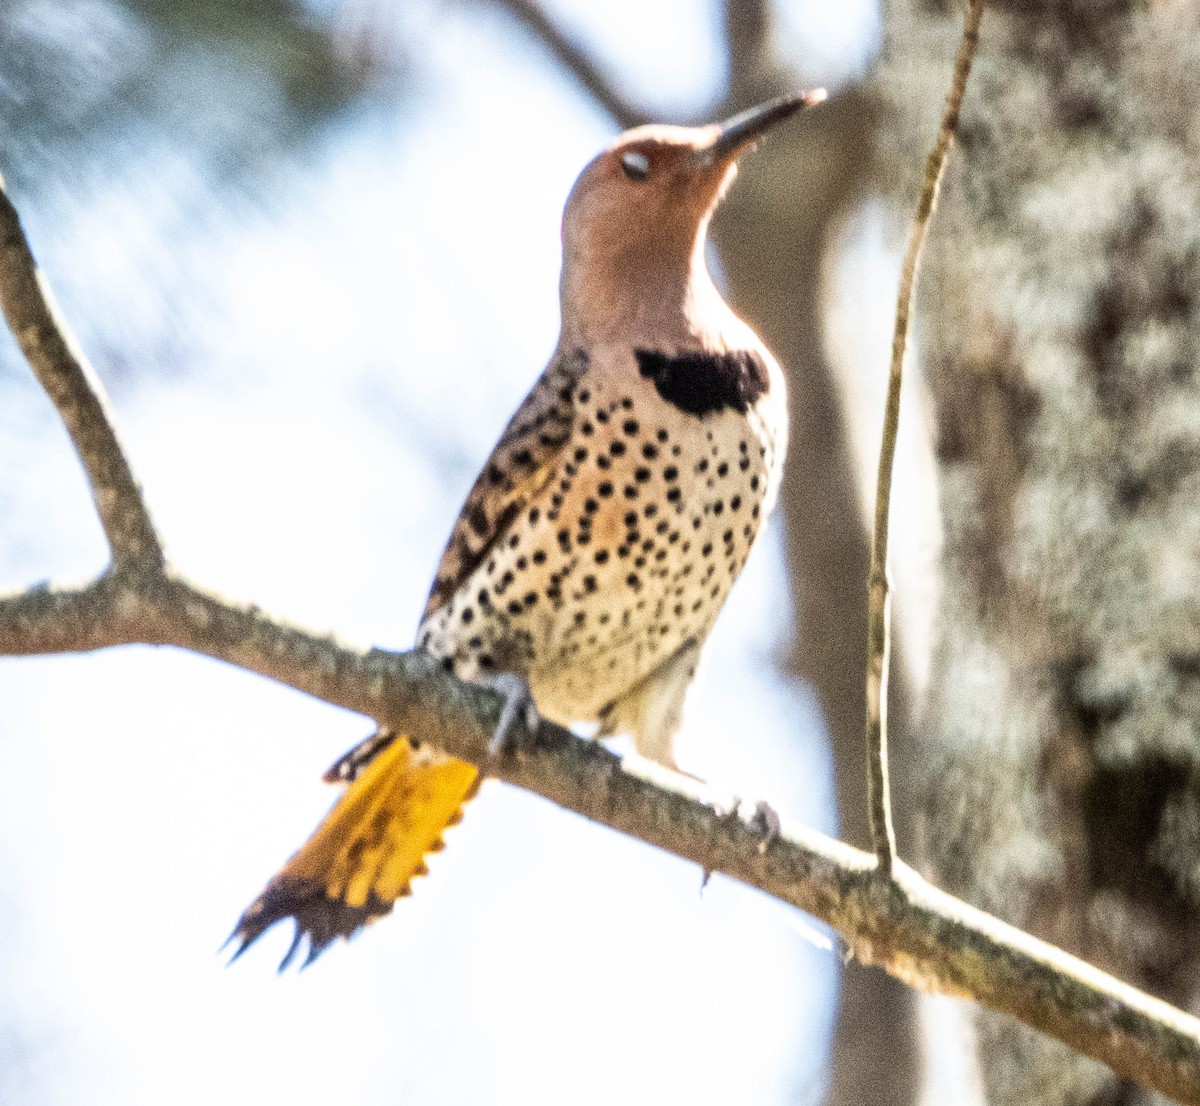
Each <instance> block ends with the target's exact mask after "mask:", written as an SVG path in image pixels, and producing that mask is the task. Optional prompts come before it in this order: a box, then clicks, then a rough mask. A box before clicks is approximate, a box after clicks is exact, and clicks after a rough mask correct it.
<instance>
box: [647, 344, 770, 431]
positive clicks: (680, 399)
mask: <svg viewBox="0 0 1200 1106" xmlns="http://www.w3.org/2000/svg"><path fill="white" fill-rule="evenodd" d="M634 353H635V355H636V357H637V362H638V369H639V370H640V372H641V374H642V376H644V377H646V378H647V379H648V380H651V381H653V382H654V387H655V388H656V389H657V390H658V394H659V395H660V396H662V398H663V399H665V400H666V401H667V402H668V403H670V404H671V405H673V406H675V407H678V408H679V410H681V411H683V412H684V413H685V414H688V415H695V416H696V417H697V418H702V417H703V416H705V415H711V414H714V413H716V412H718V411H724V410H726V409H731V410H734V411H737V412H738V413H739V414H745V412H746V411H747V410H749V408H750V406H751V405H752V404H754V403H755V402H757V401H758V400H759V399H760V398H761V397H762V396H764V395H766V393H767V389H768V388H769V386H770V384H769V378H768V376H767V367H766V365H764V364H763V361H762V358H761V357H759V355H758V354H757V353H753V352H751V351H750V350H732V351H730V352H729V353H703V352H697V351H692V350H685V351H683V352H681V353H674V354H670V353H663V352H661V351H659V350H647V349H639V350H635V351H634Z"/></svg>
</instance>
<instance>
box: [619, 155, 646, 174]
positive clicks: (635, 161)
mask: <svg viewBox="0 0 1200 1106" xmlns="http://www.w3.org/2000/svg"><path fill="white" fill-rule="evenodd" d="M621 168H622V169H623V170H624V171H625V175H626V176H627V177H628V178H629V179H630V180H645V179H646V178H647V177H648V176H649V175H650V159H649V158H648V157H647V156H646V155H645V154H643V153H642V152H641V151H640V150H626V151H625V153H623V154H622V155H621Z"/></svg>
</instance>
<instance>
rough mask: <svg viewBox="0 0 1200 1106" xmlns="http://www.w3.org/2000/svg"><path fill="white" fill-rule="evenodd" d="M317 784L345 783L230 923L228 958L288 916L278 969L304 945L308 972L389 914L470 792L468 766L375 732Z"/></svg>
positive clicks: (473, 779) (475, 782)
mask: <svg viewBox="0 0 1200 1106" xmlns="http://www.w3.org/2000/svg"><path fill="white" fill-rule="evenodd" d="M326 779H329V780H342V781H346V782H347V787H346V790H345V792H344V793H343V794H342V796H341V798H339V799H338V801H337V802H336V803H335V804H334V805H333V809H332V810H330V812H329V813H328V814H327V815H326V816H325V820H324V821H323V822H322V823H321V824H320V825H319V826H318V827H317V829H316V832H315V833H314V834H313V835H312V836H311V837H310V838H309V839H308V840H307V841H306V842H305V843H304V844H303V845H302V846H301V847H300V850H299V851H298V852H297V853H296V854H295V855H294V856H293V857H292V858H291V860H289V861H288V862H287V864H285V865H284V867H283V870H282V871H280V872H279V874H278V875H276V876H275V878H274V879H272V880H271V882H270V883H268V884H267V886H266V888H265V889H264V890H263V893H262V894H261V895H259V896H258V898H257V899H255V900H254V902H253V903H251V904H250V907H249V908H248V909H247V910H246V912H245V913H244V914H243V915H242V916H241V918H240V919H239V920H238V924H237V927H236V928H235V929H234V931H233V934H232V936H231V937H230V940H231V941H234V940H238V941H240V942H241V944H240V945H239V947H238V949H237V952H236V953H235V954H234V959H235V960H236V959H237V957H239V956H240V955H241V954H242V953H243V952H245V951H246V949H247V948H248V947H249V946H250V945H251V944H253V942H254V941H256V940H257V939H258V938H259V937H260V936H262V934H263V933H265V932H266V931H267V930H268V929H270V928H271V926H273V925H274V924H275V923H276V922H279V921H282V920H283V919H284V918H293V919H295V923H296V936H295V939H294V940H293V941H292V945H291V948H290V949H288V952H287V955H286V956H285V957H284V959H283V963H281V964H280V965H279V968H280V970H281V971H282V970H283V969H284V968H286V967H287V966H288V965H289V964H290V963H291V962H292V960H293V958H294V957H295V955H296V953H297V952H298V951H299V949H300V945H301V943H302V938H304V937H305V936H307V937H308V956H307V958H306V959H305V961H304V965H303V966H307V965H308V964H311V963H312V962H313V960H315V959H316V958H317V957H318V956H319V955H320V954H321V953H322V952H323V951H324V950H325V949H326V948H327V947H328V945H329V944H330V943H331V942H332V941H333V940H334V938H336V937H349V936H351V934H353V933H355V932H356V931H357V930H358V929H360V928H361V927H362V926H364V925H366V924H367V923H368V922H371V921H374V920H375V919H376V918H379V917H382V916H383V915H384V914H387V913H388V912H389V911H390V910H391V909H392V904H393V903H395V901H396V900H397V899H398V898H401V897H402V896H404V895H407V894H409V893H410V890H411V883H412V879H413V877H414V876H420V875H424V874H425V872H426V868H425V856H426V854H427V853H431V852H437V851H438V850H439V849H440V848H442V832H443V831H444V830H445V829H446V827H447V826H451V825H454V824H455V823H456V822H458V821H459V820H460V819H461V818H462V806H463V804H464V803H465V802H466V801H467V800H468V799H469V798H470V797H471V796H472V795H473V794H474V793H475V791H476V789H477V788H478V786H479V773H478V772H477V771H476V769H475V768H474V766H473V765H470V764H467V763H466V762H465V761H461V760H455V759H454V758H453V757H448V756H446V755H445V754H444V753H439V752H438V751H437V750H435V749H433V748H432V747H431V746H429V745H424V744H421V743H419V742H417V741H413V740H412V739H410V738H407V737H403V736H396V735H394V734H391V733H389V732H388V731H385V730H381V731H380V732H379V733H377V734H375V735H374V736H373V737H370V738H368V739H367V740H366V741H364V742H363V743H362V744H361V745H359V746H357V747H356V748H354V749H352V750H351V751H350V752H349V753H347V754H346V756H344V757H342V759H341V760H339V761H338V762H337V764H335V765H334V766H333V767H332V768H331V769H330V770H329V772H328V773H326Z"/></svg>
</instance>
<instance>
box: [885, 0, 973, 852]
mask: <svg viewBox="0 0 1200 1106" xmlns="http://www.w3.org/2000/svg"><path fill="white" fill-rule="evenodd" d="M982 19H983V0H968V3H967V13H966V16H965V17H964V19H963V32H962V39H961V40H960V42H959V45H958V56H957V57H956V58H955V59H954V76H953V78H952V79H951V83H950V93H949V95H948V96H947V97H946V109H945V111H944V113H943V115H942V125H941V127H940V128H939V130H938V136H937V139H936V141H935V142H934V144H933V149H932V150H931V151H930V152H929V159H928V161H927V162H926V163H925V176H924V178H923V180H922V182H921V198H920V200H919V201H918V203H917V213H916V215H915V216H914V218H913V223H912V229H911V230H910V231H909V236H908V248H907V249H906V250H905V253H904V266H903V269H902V270H901V273H900V291H899V294H898V296H897V302H896V328H895V331H894V333H893V336H892V364H891V371H890V372H889V374H888V389H887V400H886V406H885V409H884V416H883V435H882V442H881V443H880V447H879V477H878V480H877V482H876V485H875V532H874V537H873V539H872V542H871V572H870V576H869V577H868V579H867V595H868V613H867V803H868V806H869V808H870V814H871V837H872V841H873V844H874V847H875V856H876V858H877V859H878V861H879V867H880V869H881V871H883V872H884V873H887V872H889V871H891V868H892V865H893V863H894V862H895V859H896V832H895V830H894V829H893V828H892V799H891V789H890V787H889V784H888V756H887V706H888V666H889V660H890V658H889V655H888V654H889V651H890V646H891V594H890V590H891V589H890V587H889V585H888V569H887V562H888V520H889V516H890V513H891V502H892V466H893V464H894V462H895V459H896V436H897V434H898V432H899V429H900V386H901V383H902V382H903V374H904V353H905V350H906V348H907V346H908V330H909V322H910V320H911V317H912V302H913V295H914V293H915V292H916V285H917V270H918V267H919V265H920V263H921V250H922V248H923V247H924V245H925V236H926V234H927V233H928V232H929V224H930V221H931V220H932V218H933V212H934V208H935V207H936V206H937V196H938V188H939V186H940V184H941V181H942V175H943V174H944V173H945V171H946V161H947V159H948V158H949V156H950V147H951V145H952V144H953V142H954V135H955V132H956V131H957V130H958V115H959V109H960V108H961V107H962V99H963V94H964V93H965V92H966V90H967V78H968V77H969V76H970V75H971V62H972V61H974V59H975V50H976V48H977V47H978V45H979V24H980V21H981V20H982Z"/></svg>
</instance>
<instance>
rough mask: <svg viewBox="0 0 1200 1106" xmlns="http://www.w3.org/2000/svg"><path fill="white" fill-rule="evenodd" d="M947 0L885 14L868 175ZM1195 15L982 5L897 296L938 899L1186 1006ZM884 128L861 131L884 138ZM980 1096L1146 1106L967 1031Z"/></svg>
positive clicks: (1197, 823) (945, 37) (913, 96)
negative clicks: (907, 293)
mask: <svg viewBox="0 0 1200 1106" xmlns="http://www.w3.org/2000/svg"><path fill="white" fill-rule="evenodd" d="M959 22H960V21H959V13H958V11H957V10H956V6H955V5H948V4H945V3H936V4H934V3H916V4H908V3H903V4H902V3H893V4H891V5H890V7H889V11H888V29H887V35H888V46H887V48H886V50H885V57H886V58H887V66H886V70H885V72H884V74H883V77H882V82H881V85H882V87H883V89H884V90H885V93H886V96H887V100H888V104H889V108H890V110H891V112H892V115H893V117H894V125H893V126H888V125H886V124H885V125H884V126H883V127H882V128H881V131H882V133H883V134H884V135H885V136H890V142H891V143H892V144H893V149H892V150H891V151H890V154H889V160H891V161H892V162H893V163H894V164H896V165H900V164H904V163H905V161H907V163H908V164H909V165H911V166H912V168H911V172H910V174H909V176H908V178H907V179H905V180H902V181H901V182H900V188H899V189H898V190H897V192H896V193H895V196H894V198H895V200H896V201H897V204H898V207H897V210H898V211H899V212H904V211H907V210H909V209H910V208H911V199H912V196H913V195H914V194H915V188H916V180H917V173H918V172H919V169H920V166H919V164H918V161H917V159H915V158H912V157H911V156H910V157H908V158H907V159H905V158H903V157H902V155H903V153H904V152H905V151H911V150H912V149H919V148H920V147H921V143H922V142H923V141H924V140H925V137H926V136H927V135H928V134H930V133H932V131H933V129H934V127H935V126H936V122H935V116H936V112H937V110H938V108H939V107H940V102H941V95H942V93H941V89H942V88H944V86H945V79H946V74H947V73H948V71H949V65H950V58H951V57H952V56H953V50H954V42H955V38H956V36H957V33H958V28H959ZM1198 62H1200V15H1198V14H1197V11H1196V7H1195V5H1193V4H1186V3H1181V4H1175V5H1155V6H1150V5H1141V4H1131V3H1119V2H1115V0H1113V2H1107V3H1096V2H1094V0H1092V2H1086V0H1073V2H1067V0H1060V2H1057V3H1048V4H1038V5H1033V4H1028V3H1019V2H1015V0H1014V2H1010V3H991V4H989V8H988V17H987V20H986V22H985V31H984V36H983V42H982V47H981V53H980V57H979V60H978V63H977V69H976V74H975V76H974V78H973V81H974V87H973V89H972V90H971V92H970V93H969V94H968V97H967V102H966V105H965V108H964V114H963V122H962V131H961V138H960V151H959V154H958V156H957V158H956V160H955V162H954V163H953V165H952V167H951V170H950V173H949V176H948V178H947V181H946V188H945V191H944V195H943V202H942V205H941V208H940V210H939V213H938V216H937V220H938V222H937V225H936V227H935V233H934V235H933V237H932V239H931V242H930V247H929V252H928V255H927V260H926V269H925V273H924V277H923V279H924V281H925V283H924V287H923V290H922V293H921V297H920V305H919V316H918V319H919V334H920V341H921V350H922V365H921V371H922V372H923V374H924V379H925V384H926V387H927V388H928V390H929V392H930V395H931V397H932V401H933V405H934V408H935V411H936V423H937V441H936V450H937V456H938V463H939V484H940V486H939V494H940V497H941V506H942V513H943V516H944V520H945V535H944V537H945V545H944V550H943V554H942V563H941V578H942V579H941V599H940V609H939V611H938V617H937V642H936V646H935V656H934V659H933V667H932V672H931V683H930V700H929V703H928V705H927V711H926V718H925V721H926V723H927V724H928V731H929V733H930V740H929V742H928V743H927V744H926V745H925V747H924V750H923V754H922V765H921V768H922V772H923V776H924V784H923V790H924V794H925V818H926V831H925V835H924V836H925V839H926V842H927V845H928V849H929V859H930V863H931V865H932V869H933V875H934V877H935V879H936V880H937V882H939V883H940V884H941V885H942V886H943V887H945V889H946V890H948V891H950V892H952V893H954V894H959V895H962V896H963V897H965V898H967V899H968V900H970V901H973V902H974V903H976V904H977V905H979V906H981V907H983V908H984V909H987V910H991V911H994V912H996V913H998V914H1000V915H1001V916H1003V917H1005V918H1006V919H1007V920H1009V921H1011V922H1013V923H1015V924H1017V925H1019V926H1022V927H1023V928H1027V929H1030V930H1031V931H1032V932H1034V933H1036V934H1037V935H1038V936H1041V937H1043V938H1046V939H1048V940H1050V941H1053V942H1055V943H1056V944H1059V945H1062V946H1064V947H1066V948H1067V949H1069V950H1071V951H1073V952H1075V953H1077V954H1079V955H1081V956H1083V957H1085V958H1086V959H1089V960H1091V961H1092V962H1094V963H1096V964H1097V965H1098V966H1100V967H1102V968H1104V969H1105V970H1108V971H1111V972H1113V973H1114V974H1116V975H1118V976H1120V977H1122V978H1124V979H1126V980H1127V981H1129V982H1130V983H1133V984H1134V985H1136V986H1139V987H1144V988H1146V989H1148V990H1150V991H1151V992H1154V993H1156V994H1158V995H1159V996H1160V997H1162V998H1164V999H1166V1000H1168V1001H1170V1002H1173V1003H1176V1004H1178V1005H1180V1006H1182V1007H1184V1008H1185V1009H1196V1008H1197V1006H1198V1004H1200V940H1198V937H1200V357H1198V354H1200V141H1198V139H1200V93H1198V92H1197V89H1196V85H1195V79H1194V77H1195V74H1196V72H1197V71H1198V66H1197V63H1198ZM888 140H889V138H887V137H885V141H888ZM976 1037H977V1044H978V1054H979V1061H980V1066H981V1070H982V1072H983V1077H984V1082H985V1085H986V1088H987V1094H988V1098H989V1101H990V1102H992V1103H995V1104H1017V1103H1035V1102H1036V1103H1039V1104H1041V1103H1046V1104H1050V1106H1054V1104H1056V1103H1063V1104H1066V1103H1072V1104H1074V1103H1101V1102H1104V1103H1108V1102H1117V1101H1120V1102H1122V1103H1133V1102H1150V1101H1154V1099H1153V1097H1152V1096H1148V1095H1147V1094H1145V1093H1144V1092H1139V1091H1136V1090H1135V1089H1134V1088H1132V1086H1131V1085H1124V1084H1119V1083H1118V1082H1117V1080H1116V1079H1115V1077H1113V1076H1112V1075H1111V1073H1109V1072H1107V1071H1106V1070H1105V1069H1102V1068H1101V1067H1099V1066H1098V1065H1095V1064H1093V1063H1091V1062H1090V1061H1086V1060H1084V1059H1082V1058H1080V1057H1078V1056H1077V1055H1075V1054H1072V1053H1070V1052H1068V1050H1066V1049H1064V1048H1062V1047H1061V1046H1058V1045H1056V1044H1054V1043H1052V1042H1050V1041H1048V1040H1047V1039H1045V1038H1041V1037H1038V1036H1037V1035H1035V1034H1032V1033H1030V1032H1029V1031H1027V1030H1025V1029H1023V1028H1021V1027H1019V1026H1017V1025H1016V1024H1015V1023H1013V1022H1011V1021H1009V1020H1007V1019H1003V1018H1000V1017H997V1016H995V1015H991V1014H986V1013H981V1014H979V1015H978V1016H977V1018H976Z"/></svg>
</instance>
